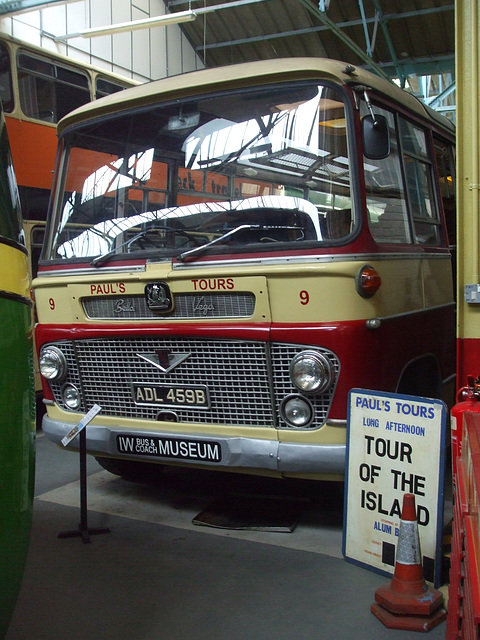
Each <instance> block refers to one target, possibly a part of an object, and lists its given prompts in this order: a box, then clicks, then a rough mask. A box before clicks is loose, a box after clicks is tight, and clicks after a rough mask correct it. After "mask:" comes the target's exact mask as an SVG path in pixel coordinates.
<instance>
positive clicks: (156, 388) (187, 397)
mask: <svg viewBox="0 0 480 640" xmlns="http://www.w3.org/2000/svg"><path fill="white" fill-rule="evenodd" d="M133 399H134V401H135V404H138V405H148V406H150V407H151V406H154V407H168V408H174V407H190V408H197V409H208V408H209V406H210V397H209V394H208V388H207V387H206V386H205V385H176V384H144V383H140V382H134V383H133Z"/></svg>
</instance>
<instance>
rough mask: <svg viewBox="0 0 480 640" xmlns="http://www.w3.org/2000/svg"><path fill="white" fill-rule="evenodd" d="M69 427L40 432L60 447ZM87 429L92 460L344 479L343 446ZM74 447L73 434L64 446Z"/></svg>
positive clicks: (56, 423) (47, 422)
mask: <svg viewBox="0 0 480 640" xmlns="http://www.w3.org/2000/svg"><path fill="white" fill-rule="evenodd" d="M72 426H73V425H72V423H70V422H63V421H60V420H54V419H52V418H50V417H49V416H48V415H45V416H44V417H43V423H42V428H43V432H44V433H45V435H46V436H47V438H48V439H49V440H51V441H52V442H54V443H55V444H58V445H60V446H63V445H61V441H62V439H63V438H64V437H65V436H66V435H67V434H68V433H70V431H71V429H72ZM85 429H86V449H87V452H88V453H90V454H92V455H96V456H111V457H114V458H120V459H130V460H132V459H133V460H140V461H144V462H158V463H162V464H165V463H169V462H170V463H175V464H182V465H185V466H187V465H202V466H206V467H210V468H218V469H222V468H225V469H237V470H238V471H241V470H242V469H252V470H253V469H255V470H258V471H265V472H276V473H280V474H288V475H304V474H308V475H317V474H318V475H324V474H329V475H330V474H332V475H343V474H344V473H345V451H346V448H345V445H342V444H338V445H337V444H331V445H321V444H311V443H308V444H299V443H293V442H279V441H278V440H264V439H260V438H243V437H231V436H228V437H221V436H214V437H206V436H203V435H197V434H178V433H177V434H175V435H172V434H171V433H165V432H161V431H155V432H152V431H146V430H145V431H138V430H136V429H135V430H132V431H127V432H126V430H125V429H124V428H115V427H105V426H96V425H94V424H89V425H88V426H87V427H85ZM68 447H69V448H70V449H72V448H73V449H78V447H79V437H78V436H77V437H76V438H74V440H72V441H71V442H70V444H69V445H68Z"/></svg>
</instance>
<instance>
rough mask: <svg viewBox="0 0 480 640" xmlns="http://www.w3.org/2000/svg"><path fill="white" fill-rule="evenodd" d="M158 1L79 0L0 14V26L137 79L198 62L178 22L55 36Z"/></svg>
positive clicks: (135, 14)
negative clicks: (91, 34) (85, 35)
mask: <svg viewBox="0 0 480 640" xmlns="http://www.w3.org/2000/svg"><path fill="white" fill-rule="evenodd" d="M165 13H166V9H165V4H164V2H163V0H78V1H74V2H66V3H61V2H58V3H55V4H52V5H50V6H45V7H44V8H42V9H37V10H34V11H29V12H22V13H15V14H12V15H10V16H7V17H2V18H0V31H2V32H4V33H8V34H9V35H11V36H13V37H15V38H18V39H20V40H26V41H28V42H30V43H32V44H35V45H37V46H40V47H43V48H45V49H49V50H53V51H57V52H58V53H62V54H63V55H67V56H69V57H72V58H75V59H77V60H81V61H82V62H85V63H88V64H94V65H96V66H98V67H101V68H103V69H106V70H108V71H112V72H114V73H118V74H120V75H122V76H126V77H128V78H133V79H135V80H139V81H142V82H144V81H148V80H156V79H158V78H164V77H166V76H171V75H176V74H179V73H185V72H187V71H193V70H195V69H198V68H201V67H202V66H203V65H202V63H201V61H200V59H199V58H198V56H196V54H195V52H194V50H193V48H192V47H191V45H190V44H189V42H188V41H187V39H186V38H185V37H184V36H183V34H182V32H181V29H180V27H179V26H178V25H169V26H166V27H154V28H151V29H141V30H137V31H132V32H128V33H118V34H114V35H106V36H99V37H95V38H81V37H76V38H71V39H68V40H65V41H63V42H55V41H54V40H53V37H54V36H59V35H64V34H71V33H78V31H80V30H81V29H88V28H91V27H100V26H105V25H110V24H116V23H120V22H130V21H132V20H141V19H145V18H151V17H154V16H160V15H163V14H165Z"/></svg>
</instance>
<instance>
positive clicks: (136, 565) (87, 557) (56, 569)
mask: <svg viewBox="0 0 480 640" xmlns="http://www.w3.org/2000/svg"><path fill="white" fill-rule="evenodd" d="M88 474H89V476H88V525H89V527H108V528H109V529H110V533H108V534H101V535H92V536H91V542H90V543H89V544H85V543H84V542H83V541H82V539H81V538H79V537H73V538H65V539H62V538H59V537H58V534H59V533H61V532H63V531H66V530H71V529H73V530H76V529H77V526H78V523H79V520H80V509H79V482H78V477H79V467H78V456H77V454H75V453H72V452H66V451H60V450H59V449H58V448H57V447H56V446H54V445H53V444H52V443H50V442H49V441H48V440H47V439H46V438H45V437H43V435H42V433H41V432H39V433H38V439H37V474H36V498H35V504H34V519H33V529H32V537H31V545H30V552H29V556H28V560H27V566H26V570H25V575H24V580H23V586H22V590H21V592H20V596H19V599H18V602H17V607H16V610H15V613H14V616H13V618H12V621H11V624H10V629H9V631H8V633H7V636H6V639H5V640H67V639H68V640H75V639H77V638H78V639H80V638H81V639H82V640H157V639H158V640H160V639H161V640H187V639H190V638H195V640H207V639H208V640H284V639H285V640H287V639H288V640H307V639H308V640H313V639H322V640H323V639H328V640H329V639H332V640H343V639H350V638H352V639H354V640H371V639H372V638H385V639H389V638H395V640H406V639H407V638H414V637H418V633H415V632H407V631H400V630H390V629H387V628H386V627H384V626H383V625H382V624H381V623H380V622H379V621H378V620H377V619H376V618H375V616H374V615H373V614H372V613H371V612H370V604H371V603H372V602H373V600H374V593H375V590H376V588H377V587H378V586H380V585H382V584H384V583H385V582H386V581H387V580H386V578H385V577H383V576H381V575H378V574H376V573H374V572H372V571H368V570H366V569H363V568H360V567H358V566H356V565H354V564H352V563H349V562H346V561H345V560H344V559H343V558H342V554H341V545H342V517H343V512H342V509H343V506H342V492H341V486H340V485H335V484H334V485H331V484H323V483H302V482H291V483H290V482H285V481H280V482H279V481H271V480H267V481H265V480H263V481H261V482H259V481H258V479H256V478H251V477H238V476H234V475H230V474H226V475H223V474H222V475H219V474H217V473H206V472H200V471H194V470H193V471H184V470H176V469H171V470H167V471H166V472H164V474H163V475H162V476H161V479H160V480H157V481H156V482H150V483H147V482H144V483H134V482H128V481H126V480H124V479H121V478H118V477H116V476H113V475H111V474H109V473H108V472H106V471H103V470H102V469H101V468H100V467H99V466H98V464H97V463H96V461H95V460H93V459H89V461H88ZM259 491H262V492H265V491H267V492H269V493H270V494H271V495H277V496H285V497H286V498H295V499H300V498H301V499H306V502H305V505H306V506H305V509H304V510H303V512H302V515H301V517H300V521H299V523H298V525H297V527H296V528H295V529H294V530H293V532H291V533H279V532H265V531H237V530H229V529H216V528H211V527H202V526H200V527H199V526H196V525H194V524H192V518H193V517H194V516H195V515H196V514H198V512H200V511H202V510H203V509H204V508H205V507H206V506H208V504H209V503H211V501H212V499H214V498H215V497H216V496H218V495H220V494H221V493H225V492H237V493H242V494H245V493H246V494H248V493H251V494H256V493H258V492H259ZM445 627H446V625H445V622H443V623H441V624H440V625H439V626H438V627H436V628H434V629H433V630H432V631H430V632H429V633H428V636H427V637H428V638H429V639H432V640H433V639H439V638H442V639H443V638H444V637H445Z"/></svg>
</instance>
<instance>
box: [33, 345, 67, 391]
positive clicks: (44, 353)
mask: <svg viewBox="0 0 480 640" xmlns="http://www.w3.org/2000/svg"><path fill="white" fill-rule="evenodd" d="M38 366H39V369H40V373H41V374H42V376H43V377H44V378H46V379H47V380H51V381H52V382H59V381H60V380H63V379H64V378H65V376H66V374H67V361H66V360H65V356H64V355H63V353H62V352H61V351H60V349H58V348H57V347H49V346H47V347H42V348H41V350H40V358H39V360H38Z"/></svg>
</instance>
